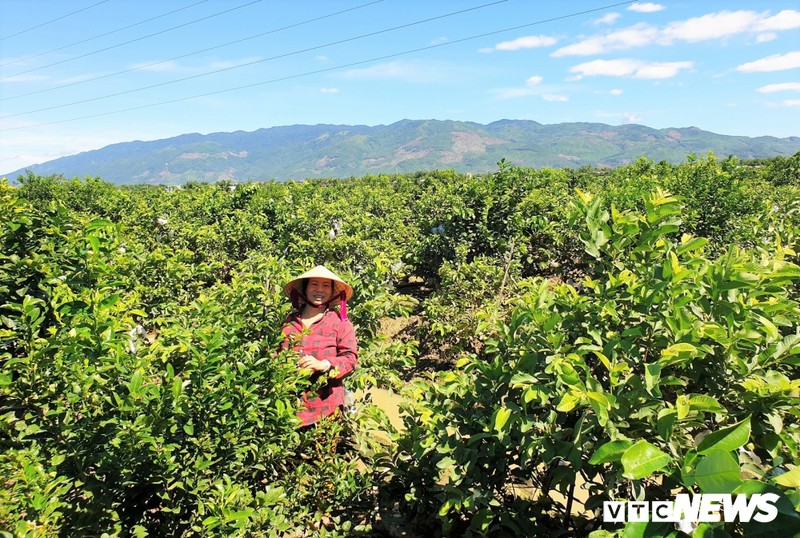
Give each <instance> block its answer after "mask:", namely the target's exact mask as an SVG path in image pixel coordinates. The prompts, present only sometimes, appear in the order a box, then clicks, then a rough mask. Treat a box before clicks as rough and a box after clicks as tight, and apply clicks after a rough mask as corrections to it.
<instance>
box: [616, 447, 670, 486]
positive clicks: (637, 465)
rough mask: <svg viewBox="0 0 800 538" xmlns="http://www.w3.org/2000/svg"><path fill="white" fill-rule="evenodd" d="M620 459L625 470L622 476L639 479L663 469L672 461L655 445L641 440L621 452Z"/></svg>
mask: <svg viewBox="0 0 800 538" xmlns="http://www.w3.org/2000/svg"><path fill="white" fill-rule="evenodd" d="M621 461H622V467H623V469H624V471H625V472H624V473H623V476H624V477H626V478H630V479H633V480H639V479H641V478H646V477H648V476H650V475H651V474H653V473H654V472H656V471H658V470H661V469H663V468H664V467H665V466H666V465H667V464H669V463H670V462H671V461H672V457H671V456H670V455H669V454H665V453H664V452H662V451H661V450H659V448H658V447H657V446H655V445H652V444H650V443H648V442H647V441H645V440H641V441H639V442H637V443H636V444H635V445H633V446H632V447H630V448H629V449H628V450H626V451H625V453H624V454H622V460H621Z"/></svg>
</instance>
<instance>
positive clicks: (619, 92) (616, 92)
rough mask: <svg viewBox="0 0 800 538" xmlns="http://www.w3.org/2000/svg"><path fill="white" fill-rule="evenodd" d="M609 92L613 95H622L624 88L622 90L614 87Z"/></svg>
mask: <svg viewBox="0 0 800 538" xmlns="http://www.w3.org/2000/svg"><path fill="white" fill-rule="evenodd" d="M608 93H610V94H611V95H622V90H620V89H619V88H614V89H613V90H611V91H610V92H608Z"/></svg>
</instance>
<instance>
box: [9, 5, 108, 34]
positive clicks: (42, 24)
mask: <svg viewBox="0 0 800 538" xmlns="http://www.w3.org/2000/svg"><path fill="white" fill-rule="evenodd" d="M106 2H108V0H101V1H100V2H97V3H95V4H92V5H91V6H86V7H85V8H81V9H79V10H77V11H72V12H70V13H67V14H66V15H62V16H60V17H56V18H55V19H52V20H49V21H47V22H43V23H41V24H37V25H36V26H31V27H30V28H26V29H24V30H20V31H19V32H17V33H16V34H11V35H7V36H3V37H0V41H5V40H6V39H11V38H12V37H16V36H18V35H20V34H24V33H25V32H30V31H31V30H36V29H37V28H41V27H42V26H46V25H48V24H51V23H54V22H56V21H60V20H61V19H66V18H67V17H71V16H72V15H75V14H76V13H80V12H81V11H86V10H87V9H91V8H93V7H95V6H99V5H100V4H105V3H106Z"/></svg>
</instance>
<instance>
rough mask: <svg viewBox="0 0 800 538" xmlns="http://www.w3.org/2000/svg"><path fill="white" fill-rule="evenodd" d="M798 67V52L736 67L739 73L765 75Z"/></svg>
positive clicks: (799, 63)
mask: <svg viewBox="0 0 800 538" xmlns="http://www.w3.org/2000/svg"><path fill="white" fill-rule="evenodd" d="M798 67H800V51H795V52H787V53H786V54H773V55H772V56H767V57H766V58H761V59H760V60H756V61H754V62H748V63H744V64H742V65H739V66H737V67H736V70H737V71H739V72H741V73H765V72H770V71H785V70H786V69H796V68H798Z"/></svg>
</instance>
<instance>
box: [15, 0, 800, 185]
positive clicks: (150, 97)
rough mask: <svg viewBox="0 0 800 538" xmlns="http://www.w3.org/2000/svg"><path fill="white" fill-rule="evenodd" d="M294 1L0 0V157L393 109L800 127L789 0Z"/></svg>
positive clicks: (795, 21)
mask: <svg viewBox="0 0 800 538" xmlns="http://www.w3.org/2000/svg"><path fill="white" fill-rule="evenodd" d="M299 5H300V4H298V3H294V4H288V3H278V4H272V5H268V4H267V3H262V1H261V0H250V1H248V0H241V1H239V2H233V1H231V0H222V1H220V2H211V1H208V0H199V1H198V0H194V1H192V0H185V1H184V2H178V1H177V0H169V1H166V2H161V3H145V4H136V5H132V4H129V3H120V2H119V0H102V1H95V2H93V3H92V1H91V0H83V1H81V3H80V4H79V5H76V4H75V3H70V5H69V6H67V5H65V4H64V3H63V2H58V1H57V0H43V1H42V2H40V3H39V6H41V7H42V9H40V10H37V13H36V16H35V17H32V16H31V10H30V8H29V4H28V3H27V2H23V1H22V0H7V1H6V2H3V4H2V6H0V13H2V15H3V16H2V17H0V133H2V134H1V135H0V170H10V171H16V170H20V169H24V168H25V167H26V166H33V165H36V164H42V163H45V162H49V161H52V160H55V159H57V158H60V157H66V156H72V155H76V154H79V153H83V152H86V151H92V150H97V149H101V148H104V147H107V146H110V145H114V144H118V143H125V142H132V141H143V142H146V141H155V140H164V139H168V138H173V137H176V136H181V135H184V134H192V133H197V134H201V135H208V134H213V133H226V132H235V131H244V132H253V131H256V130H259V129H269V128H273V127H282V126H290V125H365V126H378V125H392V124H394V123H397V122H399V121H403V120H404V119H412V121H425V119H428V120H431V119H433V120H435V121H460V122H469V123H477V124H481V125H488V124H490V123H494V122H497V121H502V120H503V119H511V120H512V121H513V120H519V121H535V122H537V123H540V124H543V125H555V124H561V123H600V124H606V125H612V126H617V127H618V126H621V125H639V126H644V127H648V128H652V129H656V130H661V129H670V128H674V129H684V128H689V127H694V128H697V129H700V130H703V131H708V132H712V133H716V134H721V135H727V136H747V137H751V138H757V137H761V136H773V137H777V138H788V137H797V136H800V129H799V128H798V125H800V122H798V121H797V120H798V119H799V118H800V115H799V114H798V113H797V112H798V110H800V108H799V107H800V77H799V76H798V69H800V45H798V36H799V35H800V11H798V10H797V9H795V8H796V7H797V3H796V1H793V0H771V1H769V2H761V3H759V6H758V8H757V9H753V8H752V7H751V5H750V3H748V2H746V1H743V0H735V1H721V0H710V1H707V2H702V3H696V2H692V3H686V2H681V1H663V2H601V1H588V0H582V1H580V2H573V3H570V4H569V6H559V5H552V4H550V3H548V4H547V5H542V4H541V3H533V2H520V1H516V0H499V1H494V2H493V1H490V0H484V2H483V3H481V2H480V1H476V2H473V3H471V4H469V5H464V4H462V3H459V4H458V5H456V4H455V3H453V2H434V3H424V2H412V3H408V2H397V1H394V0H377V1H369V0H361V1H360V2H359V1H358V0H354V1H352V2H346V3H345V2H342V1H337V2H321V1H307V2H304V3H303V4H302V7H303V9H300V10H298V9H297V7H298V6H299ZM131 45H133V46H131ZM413 118H424V119H422V120H413ZM442 118H444V119H442ZM452 118H458V119H452ZM682 125H683V126H682ZM684 126H686V127H684Z"/></svg>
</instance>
